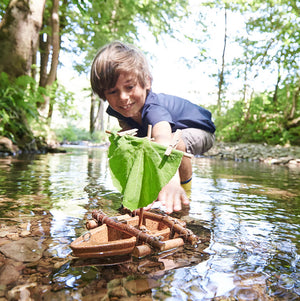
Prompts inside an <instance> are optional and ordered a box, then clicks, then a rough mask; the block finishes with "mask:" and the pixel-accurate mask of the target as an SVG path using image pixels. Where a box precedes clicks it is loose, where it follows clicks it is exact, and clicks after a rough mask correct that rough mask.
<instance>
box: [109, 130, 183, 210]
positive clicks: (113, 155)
mask: <svg viewBox="0 0 300 301" xmlns="http://www.w3.org/2000/svg"><path fill="white" fill-rule="evenodd" d="M109 140H110V147H109V151H108V158H109V167H110V171H111V175H112V181H113V184H114V186H115V187H116V188H117V189H118V190H119V191H120V192H121V193H122V194H123V196H124V198H123V205H124V206H125V207H127V208H129V209H130V210H134V209H138V208H142V207H145V206H147V205H149V204H151V203H152V202H153V201H155V200H156V199H157V196H158V193H159V192H160V190H161V189H162V188H163V187H164V186H165V185H166V184H167V183H168V182H169V181H170V180H171V179H172V177H173V176H174V175H175V173H176V171H177V169H178V167H179V165H180V162H181V159H182V155H183V153H182V152H179V151H176V150H173V151H172V152H171V154H170V155H169V156H165V155H164V153H165V151H166V147H164V146H162V145H160V144H157V143H154V142H151V141H149V140H148V139H146V138H136V137H133V136H129V135H125V136H118V135H116V134H111V136H110V137H109Z"/></svg>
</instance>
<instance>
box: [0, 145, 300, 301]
mask: <svg viewBox="0 0 300 301" xmlns="http://www.w3.org/2000/svg"><path fill="white" fill-rule="evenodd" d="M193 169H194V176H193V182H192V191H191V204H190V208H189V209H186V210H184V212H183V213H181V214H180V215H179V217H181V218H182V219H184V220H186V221H187V222H188V225H190V226H191V227H193V228H192V230H193V231H194V232H195V231H196V232H197V231H198V233H197V234H199V235H204V236H205V235H207V237H209V241H208V242H207V243H206V245H205V246H204V247H203V248H204V251H205V252H203V248H202V249H201V248H200V249H199V248H196V249H195V248H194V249H193V248H187V249H183V250H180V252H179V253H175V254H173V255H172V256H171V257H168V256H165V258H160V259H159V260H157V258H156V259H155V260H156V261H155V260H154V259H151V260H150V261H147V260H146V259H145V260H142V261H141V262H136V261H132V260H130V259H128V260H127V259H126V260H124V262H121V263H119V264H115V265H110V266H105V265H103V264H101V261H98V262H97V261H93V262H89V263H86V262H80V261H74V259H72V257H71V249H70V248H69V244H70V243H71V241H73V240H74V239H75V238H76V237H78V236H79V235H81V234H82V233H84V232H85V229H84V224H85V221H86V219H87V218H89V217H90V213H91V212H92V210H93V209H100V208H101V209H102V210H104V211H105V212H106V213H107V214H109V215H115V214H118V212H119V211H118V210H119V208H120V206H121V203H122V198H121V195H120V194H119V193H118V192H117V191H116V189H115V188H114V187H113V185H112V183H111V178H110V174H109V169H108V162H107V155H106V150H105V149H96V148H90V149H86V148H74V149H71V148H70V149H68V152H67V153H66V154H46V155H34V156H25V157H18V158H4V159H3V158H2V159H0V218H1V219H0V223H1V228H0V247H1V246H3V245H5V244H8V243H10V242H13V241H17V240H19V239H20V238H21V237H23V238H33V239H34V240H36V241H38V242H39V243H40V245H41V248H42V251H43V252H42V255H41V257H40V259H39V260H37V261H34V262H33V261H31V262H20V263H18V264H16V263H15V262H16V261H15V260H11V259H9V258H8V257H7V256H4V255H1V253H0V298H1V296H5V297H6V298H8V297H9V296H11V294H13V293H15V291H14V289H15V290H16V287H17V286H21V287H22V289H23V291H25V292H27V293H29V295H30V296H31V298H32V299H33V300H41V299H40V296H41V295H42V296H43V298H44V300H85V298H87V299H86V300H90V299H88V297H90V298H94V299H96V300H101V298H103V297H105V296H106V297H107V296H108V294H113V293H111V291H112V289H111V288H112V287H113V288H118V289H119V290H120V292H118V293H119V294H122V293H124V289H125V293H126V294H127V295H128V296H130V295H133V296H135V295H136V293H137V291H136V290H137V288H141V287H143V286H146V288H147V286H148V290H146V289H144V291H143V292H141V293H140V294H137V296H148V297H150V298H152V299H153V300H224V299H225V298H228V300H298V299H299V298H300V272H299V266H300V262H299V238H300V237H299V236H300V212H299V211H300V209H299V208H300V206H299V203H300V202H299V200H300V177H299V170H297V169H289V168H286V167H282V166H270V165H265V164H260V163H253V162H234V161H221V160H213V159H207V158H194V159H193ZM203 231H204V232H203ZM203 233H204V234H203ZM23 238H22V239H23ZM178 254H180V255H178ZM183 254H184V255H183ZM149 262H150V263H151V264H149ZM4 273H5V275H6V276H4ZM7 275H9V277H10V278H9V277H8V276H7ZM1 282H2V283H3V284H2V283H1ZM132 287H134V289H133V288H132ZM120 288H123V290H121V289H120ZM116 290H117V289H115V291H116ZM114 293H115V292H114Z"/></svg>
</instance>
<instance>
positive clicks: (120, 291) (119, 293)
mask: <svg viewBox="0 0 300 301" xmlns="http://www.w3.org/2000/svg"><path fill="white" fill-rule="evenodd" d="M107 294H108V296H109V297H110V298H114V297H116V298H124V297H127V296H128V295H127V291H126V289H125V288H124V287H123V286H117V287H113V288H111V289H109V290H108V292H107ZM117 300H118V299H117Z"/></svg>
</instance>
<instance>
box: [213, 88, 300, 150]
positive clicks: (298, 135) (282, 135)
mask: <svg viewBox="0 0 300 301" xmlns="http://www.w3.org/2000/svg"><path fill="white" fill-rule="evenodd" d="M286 94H287V92H286V89H285V88H284V89H281V90H280V91H279V93H278V95H279V96H280V97H279V98H278V99H277V101H276V102H274V99H273V97H272V96H271V95H269V94H267V93H262V94H259V95H257V96H256V97H255V98H254V99H252V101H251V104H250V107H249V109H248V111H245V105H244V103H243V101H237V102H235V104H234V105H233V107H232V108H229V109H227V110H226V111H225V113H223V114H222V115H221V116H219V117H217V119H216V121H215V123H216V127H217V138H218V140H221V141H225V142H255V143H268V144H273V145H275V144H280V145H285V144H292V145H300V131H299V130H300V127H299V126H295V127H291V126H290V125H289V122H288V121H289V118H288V116H287V115H288V113H289V110H288V109H289V106H290V105H289V99H287V97H286ZM299 105H300V104H298V106H297V107H296V115H295V116H294V118H295V119H296V118H297V117H299V116H300V114H299ZM211 109H214V108H211ZM290 119H291V118H290Z"/></svg>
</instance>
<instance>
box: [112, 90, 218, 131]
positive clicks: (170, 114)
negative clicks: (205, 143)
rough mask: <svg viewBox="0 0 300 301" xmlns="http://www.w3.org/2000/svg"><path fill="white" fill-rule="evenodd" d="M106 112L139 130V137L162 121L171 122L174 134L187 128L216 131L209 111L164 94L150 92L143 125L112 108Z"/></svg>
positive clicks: (144, 109) (143, 116) (145, 106)
mask: <svg viewBox="0 0 300 301" xmlns="http://www.w3.org/2000/svg"><path fill="white" fill-rule="evenodd" d="M106 112H107V113H108V114H109V115H111V116H114V117H117V118H118V119H121V120H124V121H126V123H127V124H128V125H129V126H130V127H132V128H137V129H138V130H139V131H138V136H139V137H144V136H146V135H147V130H148V124H151V125H152V126H154V125H155V124H156V123H158V122H160V121H167V122H169V123H170V125H171V127H172V132H175V131H176V130H177V129H185V128H198V129H202V130H204V131H207V132H210V133H214V132H215V130H216V128H215V125H214V123H213V122H212V120H211V113H210V112H209V111H208V110H206V109H204V108H202V107H200V106H198V105H196V104H193V103H192V102H190V101H188V100H186V99H183V98H180V97H177V96H172V95H167V94H162V93H161V94H155V93H153V92H152V91H150V92H149V94H148V96H147V98H146V101H145V104H144V107H143V110H142V123H143V124H142V125H139V124H138V123H137V122H135V121H134V120H133V119H132V118H128V117H124V116H123V115H121V114H120V113H118V112H116V111H115V110H113V109H112V108H111V107H110V106H109V107H108V108H107V110H106Z"/></svg>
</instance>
